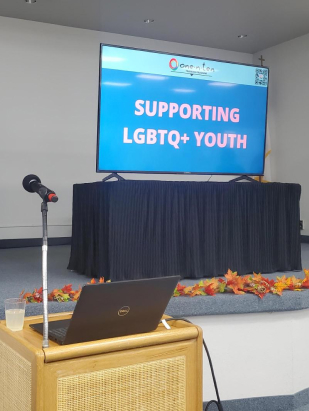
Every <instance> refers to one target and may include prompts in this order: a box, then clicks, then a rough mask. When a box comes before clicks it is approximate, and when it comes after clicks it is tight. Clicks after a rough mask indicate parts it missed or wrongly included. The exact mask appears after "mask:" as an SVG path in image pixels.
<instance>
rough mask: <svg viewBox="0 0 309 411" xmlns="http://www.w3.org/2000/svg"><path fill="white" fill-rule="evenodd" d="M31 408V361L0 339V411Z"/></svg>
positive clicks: (18, 410) (28, 410)
mask: <svg viewBox="0 0 309 411" xmlns="http://www.w3.org/2000/svg"><path fill="white" fill-rule="evenodd" d="M30 410H31V363H30V362H28V361H27V360H25V359H24V358H23V357H21V356H20V355H19V354H18V353H16V352H15V351H14V350H12V349H11V348H10V347H9V346H8V345H6V344H3V343H2V342H1V341H0V411H30Z"/></svg>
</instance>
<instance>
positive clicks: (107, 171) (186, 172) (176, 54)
mask: <svg viewBox="0 0 309 411" xmlns="http://www.w3.org/2000/svg"><path fill="white" fill-rule="evenodd" d="M102 46H109V47H117V48H121V49H127V50H137V51H145V52H150V53H158V54H167V55H169V56H173V55H175V56H176V57H177V56H179V57H189V58H194V59H199V60H207V61H216V62H219V63H228V64H235V65H237V66H249V67H255V68H264V69H267V70H268V77H267V98H266V121H265V133H264V136H265V137H264V150H263V154H264V155H263V170H262V172H261V173H217V172H211V171H207V172H195V171H140V170H100V169H99V168H98V163H99V134H100V113H101V106H100V104H101V73H102V69H101V62H102V49H103V47H102ZM99 54H100V59H99V93H98V116H97V146H96V172H97V173H131V174H176V175H178V174H181V175H183V174H185V175H222V176H235V175H236V176H263V175H264V172H265V149H266V137H267V136H266V132H267V118H268V90H269V67H265V66H257V65H255V64H246V63H236V62H234V61H227V60H216V59H209V58H206V57H198V56H192V55H188V54H178V53H175V54H172V53H170V52H166V51H158V50H149V49H141V48H137V47H127V46H119V45H115V44H107V43H100V53H99Z"/></svg>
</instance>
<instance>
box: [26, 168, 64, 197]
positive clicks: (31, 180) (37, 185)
mask: <svg viewBox="0 0 309 411" xmlns="http://www.w3.org/2000/svg"><path fill="white" fill-rule="evenodd" d="M23 187H24V189H25V190H26V191H28V192H29V193H38V195H39V196H40V197H41V198H42V199H43V200H44V201H45V202H46V203H48V202H52V203H56V202H57V201H58V197H57V196H56V193H55V192H54V191H52V190H50V189H49V188H47V187H45V186H43V184H41V180H40V179H39V177H38V176H36V175H34V174H29V175H28V176H26V177H25V178H24V179H23Z"/></svg>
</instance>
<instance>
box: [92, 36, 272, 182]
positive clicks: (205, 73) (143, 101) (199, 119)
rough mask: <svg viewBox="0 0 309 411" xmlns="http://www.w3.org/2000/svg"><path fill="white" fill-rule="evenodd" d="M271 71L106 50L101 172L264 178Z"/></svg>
mask: <svg viewBox="0 0 309 411" xmlns="http://www.w3.org/2000/svg"><path fill="white" fill-rule="evenodd" d="M267 91H268V69H267V68H265V67H258V66H251V65H245V64H235V63H229V62H223V61H214V60H206V59H203V58H197V57H190V56H181V55H175V54H167V53H158V52H154V51H146V50H137V49H132V48H124V47H115V46H110V45H104V44H101V56H100V92H99V114H98V142H97V171H98V172H142V173H195V174H204V173H206V174H246V175H262V174H263V171H264V151H265V133H266V114H267Z"/></svg>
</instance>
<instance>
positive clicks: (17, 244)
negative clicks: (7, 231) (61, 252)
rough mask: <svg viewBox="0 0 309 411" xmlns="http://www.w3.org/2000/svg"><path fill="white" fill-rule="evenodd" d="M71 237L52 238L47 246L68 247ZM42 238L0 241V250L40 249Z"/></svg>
mask: <svg viewBox="0 0 309 411" xmlns="http://www.w3.org/2000/svg"><path fill="white" fill-rule="evenodd" d="M69 244H71V237H52V238H49V239H48V245H69ZM41 245H42V238H17V239H6V240H0V249H1V248H23V247H40V246H41Z"/></svg>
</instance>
